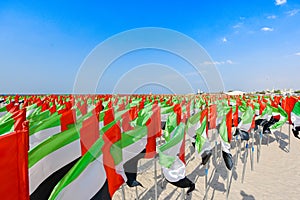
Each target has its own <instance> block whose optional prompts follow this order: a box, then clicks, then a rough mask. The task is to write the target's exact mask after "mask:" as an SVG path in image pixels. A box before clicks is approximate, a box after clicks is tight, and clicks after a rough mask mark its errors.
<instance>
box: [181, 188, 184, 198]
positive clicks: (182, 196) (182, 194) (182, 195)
mask: <svg viewBox="0 0 300 200" xmlns="http://www.w3.org/2000/svg"><path fill="white" fill-rule="evenodd" d="M181 200H184V188H182V189H181Z"/></svg>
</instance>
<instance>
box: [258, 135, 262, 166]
mask: <svg viewBox="0 0 300 200" xmlns="http://www.w3.org/2000/svg"><path fill="white" fill-rule="evenodd" d="M262 137H263V135H262V129H261V130H260V132H259V147H258V149H257V163H259V159H260V154H261V141H262Z"/></svg>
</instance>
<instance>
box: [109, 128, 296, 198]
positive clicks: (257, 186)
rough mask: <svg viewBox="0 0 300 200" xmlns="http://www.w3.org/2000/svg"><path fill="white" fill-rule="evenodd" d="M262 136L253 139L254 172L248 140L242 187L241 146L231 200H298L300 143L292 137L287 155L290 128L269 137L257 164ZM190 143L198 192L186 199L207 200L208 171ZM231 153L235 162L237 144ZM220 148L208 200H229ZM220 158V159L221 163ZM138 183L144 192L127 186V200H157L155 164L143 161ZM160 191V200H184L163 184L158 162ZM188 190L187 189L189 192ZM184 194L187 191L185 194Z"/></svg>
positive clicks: (231, 176)
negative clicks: (206, 174) (192, 149)
mask: <svg viewBox="0 0 300 200" xmlns="http://www.w3.org/2000/svg"><path fill="white" fill-rule="evenodd" d="M258 139H259V135H258V134H255V139H254V154H253V155H254V162H253V163H254V164H253V171H252V170H251V157H250V150H251V143H252V140H251V138H250V140H249V147H250V148H249V154H248V159H247V163H246V170H245V177H244V183H242V171H243V162H244V156H245V151H244V150H245V149H244V143H243V144H242V145H241V147H242V148H241V154H239V159H238V162H237V165H236V167H234V168H233V170H232V172H230V173H229V180H230V181H229V183H230V184H229V185H230V187H229V196H228V199H245V200H253V199H258V200H260V199H272V200H276V199H278V200H279V199H295V200H296V199H299V193H300V188H299V187H298V186H299V185H300V179H299V177H300V169H299V166H300V159H299V158H300V156H299V151H300V145H299V143H300V141H299V140H298V139H296V138H295V137H294V136H293V134H292V133H291V146H290V147H291V149H290V152H288V125H287V124H286V125H284V126H283V127H282V128H281V129H279V130H277V131H275V132H274V134H272V135H270V138H269V145H268V139H267V136H264V137H263V139H262V145H261V155H260V159H259V163H258V162H257V150H258V147H259V142H258V141H259V140H258ZM188 144H189V143H188V142H187V145H186V161H187V169H186V170H187V176H188V178H190V179H191V180H192V181H194V182H195V184H196V190H195V191H193V193H192V194H191V195H189V196H186V195H185V199H204V196H205V167H204V166H199V163H201V158H198V157H197V156H195V154H194V153H193V154H190V150H189V145H188ZM231 145H232V150H231V153H232V155H233V158H234V160H235V157H236V152H237V148H235V142H234V141H233V142H232V143H231ZM220 155H221V154H220V146H219V148H218V157H217V159H216V157H215V153H214V152H213V156H212V158H211V161H210V163H209V171H208V180H209V188H208V192H207V199H226V194H227V169H226V168H225V165H224V162H223V159H222V158H221V157H220ZM220 158H221V159H220ZM139 172H140V173H139V175H138V180H139V181H140V182H141V183H142V184H143V186H144V188H142V187H139V188H138V190H137V193H136V189H135V188H129V187H128V186H125V185H124V192H125V199H136V194H138V197H139V199H141V200H142V199H144V200H148V199H154V194H155V181H154V178H153V177H154V163H153V160H141V161H140V164H139ZM157 189H158V199H182V197H181V192H182V189H181V188H176V187H175V186H173V185H171V184H169V183H166V181H164V182H163V184H162V180H161V168H160V165H159V163H158V162H157ZM186 190H187V189H186ZM186 190H185V191H186ZM113 199H114V200H118V199H122V190H121V189H120V190H119V191H117V193H116V194H115V195H114V198H113Z"/></svg>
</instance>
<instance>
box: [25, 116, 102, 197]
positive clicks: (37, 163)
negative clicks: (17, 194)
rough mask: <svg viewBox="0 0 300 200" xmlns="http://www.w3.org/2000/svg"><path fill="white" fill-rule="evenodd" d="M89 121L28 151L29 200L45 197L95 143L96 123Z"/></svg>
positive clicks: (53, 136)
mask: <svg viewBox="0 0 300 200" xmlns="http://www.w3.org/2000/svg"><path fill="white" fill-rule="evenodd" d="M87 115H89V113H88V114H87ZM91 117H92V118H96V117H94V116H91ZM91 117H89V118H91ZM89 118H87V120H86V119H85V120H86V121H85V120H84V121H83V122H80V123H78V124H76V126H73V127H72V128H70V129H68V130H65V131H63V132H61V133H58V134H55V135H52V136H51V137H48V138H47V139H46V140H44V141H43V142H41V143H40V144H39V145H37V146H35V147H34V148H32V149H31V150H30V151H29V153H28V158H29V183H30V184H29V190H30V198H31V199H40V198H42V199H43V198H48V197H49V195H50V193H51V191H52V189H53V188H54V186H55V185H56V183H58V181H59V180H60V179H61V178H62V177H63V176H64V175H65V174H66V173H67V172H68V171H69V170H70V169H71V167H72V166H73V165H74V164H75V163H76V162H77V161H78V160H79V159H80V158H81V156H83V155H84V154H85V153H86V152H87V148H88V147H89V146H91V145H92V144H93V143H94V142H95V140H96V139H97V134H98V135H99V129H98V130H96V128H95V127H96V126H97V125H95V120H94V119H93V120H89ZM91 122H93V123H92V124H91ZM97 122H98V120H97ZM97 124H98V123H97ZM98 137H99V136H98Z"/></svg>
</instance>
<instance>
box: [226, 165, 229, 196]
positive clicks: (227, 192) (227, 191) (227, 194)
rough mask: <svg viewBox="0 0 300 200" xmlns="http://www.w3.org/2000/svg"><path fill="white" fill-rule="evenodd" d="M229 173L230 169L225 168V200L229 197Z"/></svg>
mask: <svg viewBox="0 0 300 200" xmlns="http://www.w3.org/2000/svg"><path fill="white" fill-rule="evenodd" d="M229 173H230V170H228V169H227V183H226V184H227V190H226V200H228V197H229V177H230V176H229Z"/></svg>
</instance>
